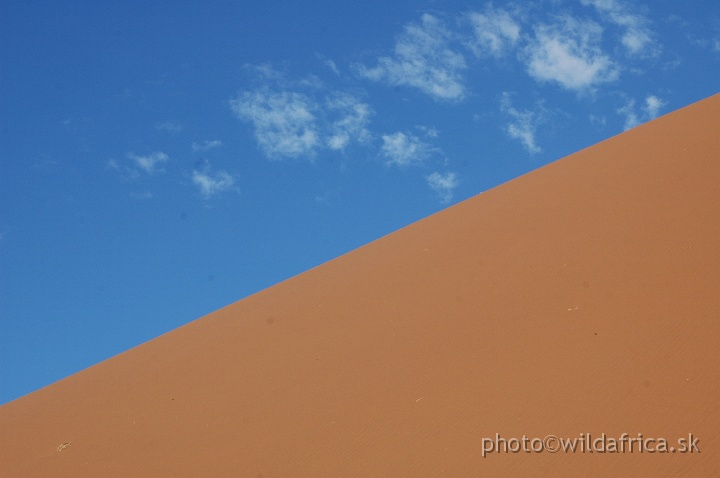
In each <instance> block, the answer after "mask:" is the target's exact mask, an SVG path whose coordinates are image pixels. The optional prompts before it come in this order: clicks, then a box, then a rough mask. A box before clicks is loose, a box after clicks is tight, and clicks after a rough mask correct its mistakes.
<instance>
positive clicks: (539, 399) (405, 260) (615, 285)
mask: <svg viewBox="0 0 720 478" xmlns="http://www.w3.org/2000/svg"><path fill="white" fill-rule="evenodd" d="M719 291H720V95H716V96H713V97H711V98H709V99H707V100H704V101H702V102H699V103H696V104H694V105H691V106H689V107H687V108H683V109H681V110H678V111H676V112H674V113H671V114H669V115H666V116H664V117H661V118H658V119H657V120H654V121H652V122H650V123H647V124H645V125H642V126H639V127H637V128H635V129H633V130H631V131H628V132H626V133H623V134H621V135H619V136H616V137H614V138H612V139H609V140H607V141H604V142H602V143H599V144H597V145H595V146H593V147H590V148H588V149H585V150H583V151H580V152H578V153H576V154H573V155H571V156H569V157H567V158H564V159H562V160H559V161H556V162H554V163H552V164H550V165H548V166H545V167H543V168H541V169H538V170H536V171H534V172H532V173H530V174H527V175H525V176H522V177H520V178H517V179H515V180H513V181H510V182H509V183H506V184H504V185H501V186H499V187H497V188H494V189H492V190H490V191H487V192H485V193H482V194H480V195H478V196H475V197H473V198H471V199H469V200H467V201H464V202H462V203H460V204H458V205H455V206H453V207H451V208H449V209H446V210H444V211H442V212H440V213H438V214H435V215H433V216H430V217H428V218H426V219H424V220H422V221H419V222H417V223H415V224H412V225H410V226H408V227H406V228H403V229H401V230H399V231H397V232H395V233H393V234H390V235H388V236H386V237H384V238H382V239H379V240H377V241H375V242H372V243H370V244H368V245H366V246H364V247H362V248H360V249H357V250H355V251H353V252H351V253H349V254H346V255H344V256H342V257H340V258H338V259H335V260H333V261H331V262H328V263H326V264H323V265H321V266H319V267H317V268H314V269H312V270H310V271H308V272H306V273H303V274H300V275H298V276H296V277H294V278H292V279H289V280H287V281H285V282H282V283H280V284H278V285H276V286H274V287H271V288H269V289H266V290H264V291H262V292H260V293H257V294H255V295H253V296H251V297H248V298H246V299H244V300H241V301H239V302H236V303H234V304H232V305H230V306H228V307H225V308H223V309H221V310H218V311H217V312H214V313H212V314H210V315H208V316H206V317H203V318H201V319H199V320H197V321H194V322H192V323H190V324H188V325H186V326H184V327H181V328H179V329H176V330H174V331H172V332H170V333H168V334H165V335H163V336H161V337H159V338H157V339H155V340H152V341H150V342H148V343H146V344H143V345H141V346H139V347H136V348H134V349H132V350H129V351H127V352H125V353H123V354H120V355H118V356H116V357H113V358H111V359H109V360H107V361H105V362H102V363H100V364H98V365H96V366H94V367H91V368H89V369H87V370H84V371H82V372H80V373H77V374H75V375H73V376H71V377H69V378H67V379H65V380H62V381H60V382H57V383H55V384H53V385H50V386H48V387H46V388H44V389H42V390H39V391H37V392H35V393H32V394H30V395H27V396H25V397H22V398H20V399H18V400H15V401H13V402H11V403H8V404H6V405H4V406H2V407H0V466H1V467H2V470H3V471H2V472H0V474H2V476H7V477H50V476H67V477H83V476H88V477H99V476H103V477H105V476H118V477H129V476H138V477H140V476H148V477H149V476H154V477H158V476H173V477H183V476H197V477H200V476H206V477H208V476H252V477H255V476H264V477H271V476H373V477H378V476H392V477H399V476H506V477H508V476H572V477H575V476H603V477H604V476H653V477H658V476H673V477H675V476H720V455H719V453H720V406H719V405H720V366H719V365H718V364H720V346H719V345H718V344H720V293H719ZM623 433H627V434H628V435H629V437H630V438H634V439H637V438H638V434H639V433H640V434H642V435H643V438H644V439H647V438H657V439H659V438H665V439H667V440H668V442H669V443H668V446H673V447H675V448H677V447H678V443H677V442H676V440H677V439H678V438H680V437H688V434H692V436H693V437H694V438H697V439H699V441H698V442H697V443H696V446H697V448H698V449H699V451H700V452H699V453H698V452H697V451H696V450H695V449H692V451H693V453H679V452H676V453H650V452H649V451H647V450H646V451H644V452H642V453H641V452H640V451H639V448H640V445H639V444H638V443H637V442H635V443H633V452H632V453H631V452H630V451H629V450H628V449H626V450H625V452H624V453H621V452H617V453H607V452H606V453H601V452H598V451H597V450H596V451H594V452H593V453H590V452H588V451H587V450H586V452H585V453H582V452H579V451H576V452H575V453H565V452H562V451H560V452H557V453H551V452H550V451H548V450H547V449H545V450H543V451H542V452H540V451H531V452H524V451H522V450H520V451H518V452H516V453H513V452H505V451H501V452H499V453H498V452H496V451H495V452H490V453H485V455H486V456H484V457H483V447H485V448H486V449H487V448H488V447H489V445H490V444H492V445H493V447H495V446H496V444H497V445H500V446H501V447H502V440H501V439H505V440H508V442H507V443H508V446H509V447H510V448H513V447H514V445H519V446H520V445H522V443H521V442H520V441H518V442H515V441H513V440H512V439H513V438H517V439H521V438H522V437H523V436H525V437H527V442H526V445H527V446H530V447H533V448H535V449H536V450H538V448H539V447H540V445H542V443H541V442H540V441H539V440H532V439H535V438H537V439H542V438H544V437H546V436H548V435H555V436H557V437H558V438H563V439H564V438H568V439H571V438H580V437H581V434H590V435H591V440H595V439H597V438H602V434H605V438H606V439H605V443H606V444H607V443H608V441H610V440H611V439H619V438H620V437H621V436H622V434H623ZM498 435H499V437H498ZM584 436H585V435H583V437H584ZM484 438H487V439H489V440H490V441H487V440H485V441H484V440H483V439H484ZM496 442H497V443H496ZM553 443H556V442H553V440H552V438H549V439H548V441H547V442H546V443H545V445H547V446H548V447H552V446H553ZM658 443H659V442H655V444H649V443H648V444H647V445H650V446H657V444H658ZM628 446H629V444H627V443H626V444H625V447H628Z"/></svg>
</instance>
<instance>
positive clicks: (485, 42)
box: [467, 6, 520, 57]
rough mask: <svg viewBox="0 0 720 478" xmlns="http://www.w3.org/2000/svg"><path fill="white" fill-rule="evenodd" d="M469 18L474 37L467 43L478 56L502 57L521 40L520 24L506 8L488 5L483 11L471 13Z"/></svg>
mask: <svg viewBox="0 0 720 478" xmlns="http://www.w3.org/2000/svg"><path fill="white" fill-rule="evenodd" d="M468 19H469V21H470V24H471V25H472V28H473V38H472V40H471V41H470V42H468V44H467V45H468V47H469V48H470V50H472V52H473V53H475V55H476V56H479V57H482V56H486V55H492V56H495V57H501V56H503V55H505V54H506V53H507V52H508V51H509V50H510V49H511V48H513V47H514V46H515V45H516V44H517V43H518V41H519V40H520V25H519V24H518V23H517V22H516V21H515V20H514V19H513V18H512V16H510V14H509V13H508V12H506V11H505V10H500V9H495V8H493V7H492V6H488V7H487V8H486V9H485V11H484V12H483V13H479V12H471V13H469V14H468Z"/></svg>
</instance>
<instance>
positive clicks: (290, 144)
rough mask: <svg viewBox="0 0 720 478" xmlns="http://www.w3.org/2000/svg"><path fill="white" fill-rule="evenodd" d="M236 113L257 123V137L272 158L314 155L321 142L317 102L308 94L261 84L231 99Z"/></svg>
mask: <svg viewBox="0 0 720 478" xmlns="http://www.w3.org/2000/svg"><path fill="white" fill-rule="evenodd" d="M230 107H231V108H232V110H233V111H234V112H235V114H236V115H237V116H238V117H239V118H241V119H243V120H246V121H250V122H252V123H253V125H254V127H255V139H256V140H257V142H258V145H259V146H260V148H261V149H262V150H263V151H264V152H265V154H266V155H267V156H268V157H269V158H271V159H278V158H282V157H289V158H297V157H300V156H308V157H313V156H314V155H315V152H316V150H317V148H318V147H319V146H320V139H319V137H318V136H319V135H318V131H317V124H316V118H315V115H314V114H313V111H314V110H315V109H317V105H316V104H315V102H314V101H313V100H312V99H311V98H309V97H308V96H307V95H304V94H302V93H296V92H291V91H271V90H270V89H268V88H260V89H257V90H254V91H246V92H243V93H242V94H240V96H239V97H237V98H235V99H233V100H231V101H230Z"/></svg>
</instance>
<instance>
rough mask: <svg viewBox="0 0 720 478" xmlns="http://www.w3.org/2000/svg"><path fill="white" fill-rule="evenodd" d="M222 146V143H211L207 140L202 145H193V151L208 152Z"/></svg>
mask: <svg viewBox="0 0 720 478" xmlns="http://www.w3.org/2000/svg"><path fill="white" fill-rule="evenodd" d="M220 146H222V141H220V140H217V139H214V140H211V141H208V140H205V141H203V142H202V143H193V144H192V150H193V151H195V152H197V151H208V150H210V149H213V148H219V147H220Z"/></svg>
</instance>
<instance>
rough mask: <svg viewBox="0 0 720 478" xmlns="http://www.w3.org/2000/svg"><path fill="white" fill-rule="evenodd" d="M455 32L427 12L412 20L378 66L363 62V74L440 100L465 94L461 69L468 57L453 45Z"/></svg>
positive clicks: (379, 59) (360, 71) (360, 70)
mask: <svg viewBox="0 0 720 478" xmlns="http://www.w3.org/2000/svg"><path fill="white" fill-rule="evenodd" d="M450 40H451V34H450V32H449V31H448V30H447V28H445V26H444V25H443V23H442V22H441V21H440V20H439V19H438V18H436V17H434V16H432V15H429V14H424V15H423V16H422V17H421V19H420V22H419V23H410V24H409V25H407V26H406V27H405V31H404V32H403V33H402V34H401V35H400V37H399V38H398V39H397V42H396V43H395V51H394V55H393V56H383V57H380V58H378V62H377V63H378V64H377V66H375V67H372V68H368V67H366V66H364V65H359V66H358V67H357V68H358V72H359V73H360V75H361V76H363V77H365V78H367V79H370V80H374V81H386V82H387V83H389V84H391V85H396V86H410V87H414V88H418V89H419V90H420V91H422V92H423V93H426V94H428V95H430V96H432V97H433V98H435V99H437V100H460V99H462V98H463V96H464V95H465V87H464V85H463V78H462V74H461V72H462V71H463V70H464V69H465V68H466V67H467V65H466V63H465V58H464V56H463V55H462V54H461V53H458V52H456V51H454V50H453V49H451V48H450Z"/></svg>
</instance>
